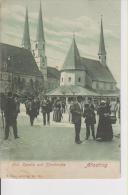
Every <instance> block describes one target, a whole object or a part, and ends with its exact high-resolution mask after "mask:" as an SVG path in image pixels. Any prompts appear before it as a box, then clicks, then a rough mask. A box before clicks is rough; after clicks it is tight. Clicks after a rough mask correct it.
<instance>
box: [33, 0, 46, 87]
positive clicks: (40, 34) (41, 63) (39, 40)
mask: <svg viewBox="0 0 128 195" xmlns="http://www.w3.org/2000/svg"><path fill="white" fill-rule="evenodd" d="M34 56H35V60H36V63H37V65H38V67H39V68H40V71H41V72H42V74H43V76H44V87H45V88H47V57H46V55H45V38H44V27H43V18H42V5H41V0H40V8H39V16H38V26H37V34H36V44H35V51H34Z"/></svg>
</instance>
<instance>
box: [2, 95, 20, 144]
mask: <svg viewBox="0 0 128 195" xmlns="http://www.w3.org/2000/svg"><path fill="white" fill-rule="evenodd" d="M4 116H5V140H7V139H8V137H9V130H10V127H12V128H13V134H14V137H15V139H17V138H19V137H18V135H17V105H16V102H15V99H14V97H13V94H12V92H9V93H8V95H7V100H6V104H5V110H4Z"/></svg>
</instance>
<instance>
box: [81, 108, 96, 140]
mask: <svg viewBox="0 0 128 195" xmlns="http://www.w3.org/2000/svg"><path fill="white" fill-rule="evenodd" d="M83 117H85V123H86V140H88V138H89V136H90V129H91V131H92V137H93V139H94V140H95V131H94V124H95V123H96V118H95V112H94V107H93V105H92V104H91V105H89V104H85V107H84V114H83Z"/></svg>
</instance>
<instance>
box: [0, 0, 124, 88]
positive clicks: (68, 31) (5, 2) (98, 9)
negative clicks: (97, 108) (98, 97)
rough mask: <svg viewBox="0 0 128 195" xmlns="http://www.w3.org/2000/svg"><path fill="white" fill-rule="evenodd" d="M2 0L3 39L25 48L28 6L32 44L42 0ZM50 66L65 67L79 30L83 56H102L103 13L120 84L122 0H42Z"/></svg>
mask: <svg viewBox="0 0 128 195" xmlns="http://www.w3.org/2000/svg"><path fill="white" fill-rule="evenodd" d="M0 1H1V6H2V10H1V17H0V18H1V29H2V31H1V37H0V38H1V42H4V43H8V44H11V45H16V46H19V47H21V42H22V37H23V30H24V20H25V9H26V6H27V7H28V11H29V27H30V37H31V43H32V46H33V47H34V44H35V40H36V30H37V20H38V12H39V5H40V0H22V1H21V0H0ZM41 2H42V11H43V22H44V32H45V40H46V56H47V61H48V66H52V67H57V68H59V69H61V67H62V65H63V62H64V59H65V57H66V54H67V52H68V50H69V47H70V45H71V42H72V37H73V33H75V37H76V43H77V46H78V49H79V52H80V55H81V56H82V57H88V58H93V59H98V55H97V54H98V49H99V35H100V18H101V15H103V27H104V38H105V45H106V51H107V65H108V67H109V68H110V70H111V71H112V73H113V75H114V77H115V79H116V81H117V84H118V86H119V85H120V14H121V13H120V0H42V1H41Z"/></svg>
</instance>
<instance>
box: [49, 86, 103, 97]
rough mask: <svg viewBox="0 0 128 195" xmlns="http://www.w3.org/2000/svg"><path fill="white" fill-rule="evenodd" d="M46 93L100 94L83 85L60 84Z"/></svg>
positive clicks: (54, 94) (65, 94) (51, 94)
mask: <svg viewBox="0 0 128 195" xmlns="http://www.w3.org/2000/svg"><path fill="white" fill-rule="evenodd" d="M46 95H49V96H78V95H81V96H100V95H99V94H98V93H95V92H94V91H92V90H90V89H87V88H83V87H81V86H75V85H70V86H60V87H58V88H56V89H54V90H52V91H50V92H48V93H47V94H46Z"/></svg>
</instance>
